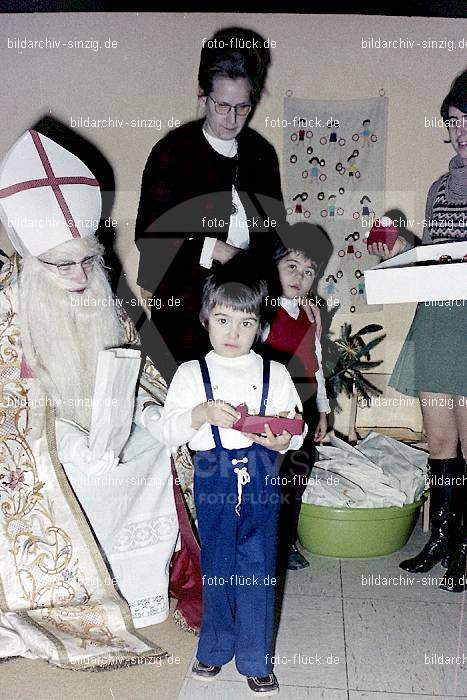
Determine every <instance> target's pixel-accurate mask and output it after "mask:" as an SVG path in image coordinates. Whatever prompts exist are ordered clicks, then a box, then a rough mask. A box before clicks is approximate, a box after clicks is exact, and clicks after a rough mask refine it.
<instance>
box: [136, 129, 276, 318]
mask: <svg viewBox="0 0 467 700" xmlns="http://www.w3.org/2000/svg"><path fill="white" fill-rule="evenodd" d="M203 121H204V120H203V119H200V120H197V121H193V122H188V123H187V124H184V125H182V126H181V127H179V128H177V129H174V130H173V131H171V132H169V133H168V134H167V135H166V136H164V138H162V139H161V140H160V141H158V143H156V145H155V146H154V148H153V149H152V151H151V154H150V156H149V158H148V161H147V163H146V167H145V169H144V173H143V180H142V186H141V198H140V203H139V208H138V216H137V220H136V244H137V246H138V248H139V251H140V264H139V272H138V284H139V285H140V286H141V287H143V288H144V289H147V290H148V291H151V292H153V291H154V292H155V296H160V297H165V296H170V295H172V294H175V293H177V294H181V295H182V297H183V290H181V289H180V286H183V281H182V280H183V279H185V280H186V283H187V284H188V285H189V284H190V282H189V281H188V279H189V278H190V279H191V284H193V285H194V286H195V287H196V286H197V287H199V284H200V283H201V282H202V279H204V277H205V276H206V274H208V270H207V269H205V268H203V267H201V266H200V265H199V259H200V255H201V250H202V247H203V243H204V238H205V237H212V238H217V239H219V240H221V241H226V240H227V236H228V230H229V224H230V214H231V206H232V184H233V183H235V188H236V190H237V192H238V195H239V197H240V199H241V201H242V204H243V206H244V208H245V213H246V216H247V218H248V219H250V220H251V222H252V223H253V222H254V224H256V225H252V223H250V225H249V235H250V244H249V251H250V252H251V253H252V255H253V259H255V260H256V261H257V263H258V264H259V263H260V262H261V261H262V260H265V261H266V260H270V259H271V255H272V250H273V246H274V244H275V242H276V240H277V239H276V234H275V230H274V229H275V228H276V227H274V226H272V227H270V226H268V225H267V223H266V225H264V218H265V217H270V219H275V220H276V222H277V226H280V225H282V224H283V222H284V219H285V211H284V206H283V198H282V191H281V184H280V173H279V163H278V159H277V155H276V152H275V150H274V148H273V146H272V145H271V144H270V143H269V142H268V141H267V140H266V139H265V138H264V137H262V136H261V135H260V134H258V133H257V132H256V131H254V130H253V129H250V128H249V127H247V126H245V127H244V128H243V130H242V131H241V132H240V134H239V135H238V136H237V142H238V151H237V156H236V157H234V158H228V157H226V156H223V155H221V154H219V153H217V152H216V151H215V150H214V149H213V148H212V146H211V145H210V144H209V142H208V141H207V139H206V137H205V136H204V134H203ZM237 168H238V169H237ZM236 170H237V173H236V177H235V172H236ZM203 217H206V218H205V219H204V225H203ZM214 219H217V226H215V225H212V226H211V227H209V226H208V221H210V222H213V220H214ZM216 264H217V263H216V262H215V261H214V263H213V267H215V266H216ZM198 291H199V289H198ZM193 292H195V289H194V287H193V286H192V287H191V293H192V298H193V300H194V297H197V296H198V294H196V293H194V294H193ZM187 301H188V300H187ZM189 306H190V304H189Z"/></svg>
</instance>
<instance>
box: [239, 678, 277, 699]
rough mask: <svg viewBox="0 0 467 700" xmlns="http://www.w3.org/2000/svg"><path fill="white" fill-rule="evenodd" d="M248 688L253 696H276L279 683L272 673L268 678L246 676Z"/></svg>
mask: <svg viewBox="0 0 467 700" xmlns="http://www.w3.org/2000/svg"><path fill="white" fill-rule="evenodd" d="M246 681H247V683H248V687H249V689H250V690H251V692H252V693H253V695H261V696H262V697H264V696H266V695H277V693H278V692H279V683H278V682H277V678H276V677H275V675H274V674H273V673H270V674H269V676H261V677H260V676H248V677H247V679H246Z"/></svg>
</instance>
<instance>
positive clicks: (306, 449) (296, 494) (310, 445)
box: [286, 396, 319, 570]
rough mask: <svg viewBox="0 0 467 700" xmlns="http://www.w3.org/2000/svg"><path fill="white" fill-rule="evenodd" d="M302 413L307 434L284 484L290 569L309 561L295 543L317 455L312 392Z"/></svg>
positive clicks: (316, 413)
mask: <svg viewBox="0 0 467 700" xmlns="http://www.w3.org/2000/svg"><path fill="white" fill-rule="evenodd" d="M303 417H304V420H305V421H306V424H307V426H308V434H307V436H306V438H305V441H304V443H303V445H302V447H301V448H300V450H297V451H296V452H294V453H291V455H290V461H289V465H290V466H289V469H288V475H287V476H288V478H287V485H286V488H287V492H288V504H287V505H288V508H287V518H288V522H287V530H288V533H287V534H288V548H289V553H288V561H287V568H288V569H290V570H297V569H304V568H305V567H307V566H309V565H310V564H309V562H308V561H307V560H306V559H305V557H304V556H303V555H302V554H301V553H300V552H299V551H298V549H297V546H296V543H297V539H298V520H299V517H300V510H301V507H302V496H303V493H304V491H305V489H306V487H307V483H308V478H309V476H310V474H311V470H312V469H313V465H314V463H315V458H316V447H315V441H314V437H313V436H314V432H315V429H316V425H317V423H318V419H319V414H318V411H317V408H316V399H315V397H314V396H311V397H309V398H308V399H307V400H305V401H303ZM287 454H288V453H287Z"/></svg>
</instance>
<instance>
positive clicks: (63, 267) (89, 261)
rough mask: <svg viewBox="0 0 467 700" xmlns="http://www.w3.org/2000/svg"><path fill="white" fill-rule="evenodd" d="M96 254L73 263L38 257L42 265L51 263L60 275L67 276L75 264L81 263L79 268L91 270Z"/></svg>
mask: <svg viewBox="0 0 467 700" xmlns="http://www.w3.org/2000/svg"><path fill="white" fill-rule="evenodd" d="M98 257H99V256H98V255H90V256H89V257H88V258H84V260H81V262H74V263H58V264H57V263H52V262H48V261H47V260H42V258H38V260H40V262H41V263H44V265H51V266H52V267H56V268H57V272H58V274H59V275H61V276H62V277H68V276H69V275H71V274H72V273H73V269H74V267H75V265H81V268H82V269H83V270H84V271H85V272H88V271H89V270H91V269H92V268H93V267H94V265H95V264H96V262H97V259H98Z"/></svg>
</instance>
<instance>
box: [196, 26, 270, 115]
mask: <svg viewBox="0 0 467 700" xmlns="http://www.w3.org/2000/svg"><path fill="white" fill-rule="evenodd" d="M264 43H265V42H264V39H263V37H262V36H261V35H260V34H257V33H256V32H254V31H253V30H251V29H245V28H243V27H226V28H223V29H219V30H218V31H217V32H216V33H215V34H214V35H213V36H212V37H211V39H209V40H208V41H206V42H205V44H204V46H203V48H202V49H201V58H200V63H199V70H198V82H199V85H200V88H201V90H202V93H203V95H209V93H210V92H212V89H213V81H214V78H232V79H236V78H246V80H248V82H249V83H250V86H251V93H250V100H251V103H252V104H253V105H254V104H257V103H258V102H259V100H260V97H261V93H262V91H263V88H264V84H265V82H266V74H267V70H268V67H269V64H270V62H271V54H270V51H269V49H268V48H266V47H265V46H264ZM246 47H251V48H246Z"/></svg>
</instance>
